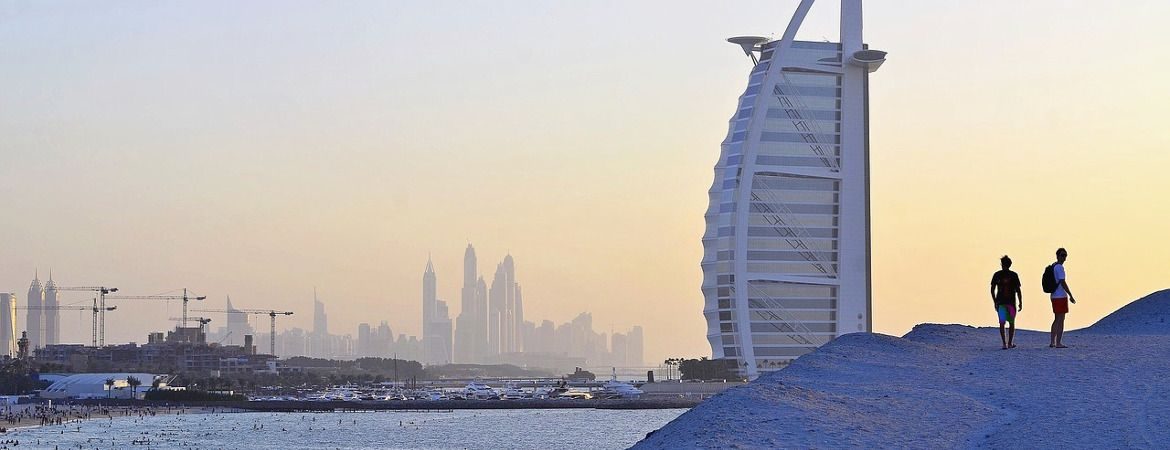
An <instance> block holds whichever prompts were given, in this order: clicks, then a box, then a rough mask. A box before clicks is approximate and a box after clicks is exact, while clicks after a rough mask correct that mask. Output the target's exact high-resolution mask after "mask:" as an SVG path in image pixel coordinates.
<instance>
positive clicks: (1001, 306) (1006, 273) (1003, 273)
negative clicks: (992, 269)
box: [991, 255, 1024, 350]
mask: <svg viewBox="0 0 1170 450" xmlns="http://www.w3.org/2000/svg"><path fill="white" fill-rule="evenodd" d="M999 265H1000V266H1002V267H1003V269H1002V270H1000V271H998V272H996V273H995V274H994V275H992V276H991V301H993V302H995V311H996V312H997V313H999V339H1000V340H1001V341H1003V349H1004V350H1007V349H1009V348H1015V347H1016V344H1014V343H1012V341H1013V340H1014V339H1015V337H1016V311H1017V309H1016V301H1017V300H1018V301H1019V302H1020V308H1019V311H1023V310H1024V293H1023V292H1022V291H1021V289H1020V276H1019V275H1018V274H1016V273H1015V272H1012V271H1011V270H1010V269H1011V267H1012V259H1011V258H1008V256H1007V255H1003V258H1000V259H999ZM1004 322H1007V323H1008V324H1009V325H1010V327H1009V328H1008V333H1007V335H1006V336H1005V335H1004V333H1003V324H1004Z"/></svg>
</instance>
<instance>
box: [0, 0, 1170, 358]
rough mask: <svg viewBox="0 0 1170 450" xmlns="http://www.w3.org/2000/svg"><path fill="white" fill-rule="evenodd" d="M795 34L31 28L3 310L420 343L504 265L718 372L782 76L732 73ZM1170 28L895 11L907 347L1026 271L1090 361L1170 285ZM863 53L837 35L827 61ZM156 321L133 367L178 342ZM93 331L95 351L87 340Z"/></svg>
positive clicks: (402, 17)
mask: <svg viewBox="0 0 1170 450" xmlns="http://www.w3.org/2000/svg"><path fill="white" fill-rule="evenodd" d="M796 4H797V2H796V1H795V0H790V1H769V2H763V1H758V2H743V3H736V4H734V5H728V4H723V3H711V2H698V1H693V2H685V1H684V2H665V1H658V2H588V3H561V2H536V1H525V2H507V3H483V4H476V3H470V4H469V3H462V2H459V3H456V2H450V3H445V2H417V3H411V2H368V3H367V2H353V3H346V4H344V5H343V6H338V5H335V4H326V3H317V2H297V1H290V2H275V1H258V2H248V3H243V4H237V3H228V2H199V3H195V2H192V3H146V2H129V1H125V2H123V1H111V2H101V3H84V2H68V1H35V2H33V1H27V2H25V1H0V42H3V43H4V45H0V67H4V70H3V71H0V86H2V88H0V211H3V212H4V213H5V220H3V221H0V291H11V292H14V293H16V294H17V296H18V298H19V299H20V301H21V302H22V304H23V302H24V301H25V298H24V296H25V295H24V294H25V292H26V291H27V289H28V286H29V281H30V280H31V279H32V276H33V271H34V270H36V269H38V268H39V269H40V271H41V273H42V274H44V273H46V272H47V271H48V270H49V269H50V268H52V270H53V272H54V278H55V279H56V280H57V282H58V283H59V284H63V285H64V284H67V285H79V284H81V285H89V284H99V283H101V284H108V285H112V286H117V287H119V288H122V289H124V293H126V294H128V295H137V294H158V293H163V292H168V291H173V290H174V289H179V288H183V287H188V288H191V289H193V290H194V292H197V293H198V294H199V295H206V296H208V300H207V301H206V302H207V303H206V305H207V306H210V307H219V306H220V305H222V302H223V300H224V298H225V297H226V296H227V295H231V296H232V301H233V304H234V306H236V307H239V308H268V307H273V308H283V309H288V310H292V311H295V312H296V314H295V315H293V316H290V317H288V318H287V320H282V321H281V322H280V324H278V326H279V327H281V328H284V327H300V328H303V329H311V328H312V316H313V315H312V311H313V287H314V286H317V287H318V289H319V293H320V296H321V298H322V299H323V300H324V301H326V302H328V303H329V304H330V305H331V306H330V310H329V316H330V317H329V320H330V325H331V326H334V327H341V328H343V329H346V330H356V327H357V324H358V323H361V322H368V321H369V319H368V317H371V316H372V317H378V318H386V319H388V320H391V321H392V323H394V324H395V325H394V328H395V331H396V332H402V333H407V334H413V335H419V334H421V331H422V330H421V329H420V328H419V325H418V318H419V317H421V314H422V310H421V305H420V302H419V298H420V297H419V296H420V292H419V286H420V282H421V279H420V270H421V268H422V263H421V262H424V261H426V258H427V254H428V253H431V254H433V255H434V260H433V261H434V264H435V267H436V269H437V270H438V271H440V272H441V273H448V274H450V276H443V277H441V278H440V279H439V281H438V286H437V291H438V297H439V298H441V299H443V300H446V301H447V302H448V304H451V305H454V304H458V303H460V299H461V289H462V287H463V280H462V277H460V276H458V274H459V273H460V268H461V267H462V264H463V251H464V248H465V247H466V245H467V243H468V242H475V244H476V251H477V253H479V255H481V257H482V258H483V259H484V260H485V261H495V260H498V257H500V256H499V255H505V254H507V253H508V252H509V251H510V252H511V253H512V254H514V255H518V257H522V258H523V261H524V280H525V282H524V299H525V304H524V309H525V311H524V313H525V315H526V316H530V317H540V318H547V319H549V320H553V321H555V322H557V323H561V322H566V321H570V320H571V319H572V318H573V317H575V315H576V314H577V313H579V312H581V311H589V312H592V313H593V317H595V318H596V320H597V325H596V326H597V328H598V329H599V330H608V329H611V328H612V329H616V330H623V329H628V328H629V327H631V326H633V325H635V324H640V325H642V326H643V327H644V332H645V346H646V348H645V354H646V361H647V362H652V361H661V360H662V359H664V358H666V357H673V356H704V355H709V354H710V347H709V345H708V344H707V342H706V339H705V334H706V325H705V323H704V320H703V316H702V313H701V311H702V308H703V296H702V293H701V292H700V284H701V281H702V280H701V278H702V275H701V270H700V268H699V264H698V261H699V260H700V259H701V257H702V246H701V243H700V239H701V237H702V235H703V229H704V222H703V214H704V211H705V210H706V208H707V202H708V197H707V189H708V188H709V187H710V182H711V176H712V171H711V169H712V167H713V163H714V162H715V160H716V159H717V158H718V155H719V143H720V142H721V141H722V139H723V137H724V135H725V133H726V131H727V120H728V118H729V117H730V111H731V109H732V108H734V105H735V101H736V98H737V96H738V95H739V94H740V93H741V91H742V89H743V86H744V85H745V82H746V72H747V70H748V67H749V65H750V62H749V61H748V60H747V58H746V57H745V56H744V55H743V53H742V52H741V51H740V50H739V49H738V48H736V47H735V46H733V45H731V44H728V43H726V42H724V39H725V38H727V37H730V36H734V35H746V34H759V35H764V36H778V35H779V33H781V32H782V30H783V27H784V26H785V25H786V22H787V19H788V18H789V17H790V16H791V14H792V10H793V8H794V7H795V5H796ZM1168 16H1170V4H1168V3H1167V2H1161V1H1152V0H1143V1H1132V2H1124V3H1117V4H1111V5H1109V7H1107V8H1105V7H1101V4H1100V3H1099V2H1088V1H1067V2H1059V3H1057V2H1051V1H1040V0H1034V1H1012V2H1007V1H993V2H964V1H958V0H944V1H932V2H867V3H866V4H865V36H866V41H867V42H868V43H869V44H871V45H873V46H874V47H875V48H880V49H883V50H887V51H889V52H890V55H891V59H890V61H889V62H888V63H887V64H886V65H885V66H883V67H882V70H881V74H880V75H881V82H880V83H876V82H875V83H874V84H873V85H872V86H871V91H870V95H871V97H870V111H869V112H870V117H871V124H870V129H871V157H872V160H871V164H872V170H871V176H872V180H871V182H872V185H871V186H872V191H871V196H872V204H871V211H872V227H873V229H872V232H873V234H872V239H873V261H872V264H873V325H874V329H875V331H877V332H882V333H889V334H897V335H901V334H903V333H905V332H906V331H908V330H909V329H910V328H911V327H912V326H913V325H914V324H917V323H921V322H944V323H966V324H974V325H992V324H994V321H995V315H994V312H993V311H992V309H991V307H990V306H989V305H990V298H989V296H988V294H987V290H988V286H987V281H988V278H989V277H990V274H991V273H992V272H994V271H995V270H996V269H997V268H998V258H999V257H1000V256H1001V255H1003V254H1005V253H1006V254H1009V255H1011V256H1012V259H1013V260H1015V265H1014V268H1015V269H1016V270H1017V271H1018V272H1019V273H1020V275H1021V277H1022V279H1023V282H1024V289H1025V291H1024V311H1023V312H1022V314H1021V316H1020V319H1019V322H1018V325H1019V326H1020V327H1023V328H1029V329H1046V327H1047V326H1048V323H1049V321H1050V320H1051V316H1050V314H1048V311H1047V310H1046V308H1047V305H1046V304H1045V300H1044V297H1043V295H1042V293H1041V292H1040V289H1039V286H1038V285H1039V282H1038V279H1039V276H1040V271H1041V270H1042V269H1043V267H1044V265H1045V264H1047V263H1048V262H1050V261H1051V260H1052V258H1053V255H1052V253H1053V251H1054V250H1055V249H1056V248H1057V247H1061V246H1063V247H1066V248H1068V249H1069V262H1068V273H1069V282H1070V285H1071V286H1072V288H1073V290H1074V291H1075V292H1076V294H1077V299H1078V304H1077V305H1074V306H1073V309H1072V313H1071V314H1070V315H1069V317H1068V325H1069V327H1070V328H1077V327H1082V326H1086V325H1088V324H1090V323H1092V322H1094V321H1095V320H1097V319H1098V318H1100V317H1102V316H1104V315H1105V314H1107V313H1108V312H1111V311H1113V310H1115V309H1117V308H1118V307H1119V306H1121V305H1122V304H1124V303H1126V302H1128V301H1130V300H1133V299H1136V298H1139V297H1141V296H1143V295H1145V294H1147V293H1149V292H1151V291H1154V290H1157V289H1161V288H1165V287H1167V285H1168V284H1170V280H1167V279H1166V276H1165V274H1167V273H1170V262H1167V261H1166V258H1165V255H1166V254H1170V241H1167V240H1164V239H1160V237H1161V236H1162V235H1163V234H1164V231H1163V228H1165V223H1170V209H1168V208H1165V207H1163V206H1162V205H1161V204H1160V203H1159V202H1158V200H1159V199H1161V198H1165V197H1167V196H1168V195H1170V177H1166V176H1164V174H1163V172H1164V171H1165V167H1168V166H1170V152H1167V151H1166V148H1167V146H1168V145H1170V128H1167V127H1165V126H1164V124H1163V122H1164V119H1165V117H1167V106H1166V104H1165V103H1166V102H1165V99H1167V98H1170V85H1168V84H1166V83H1162V82H1160V80H1159V79H1158V77H1157V75H1156V74H1159V73H1165V72H1167V69H1170V58H1165V57H1164V56H1165V55H1164V53H1165V52H1166V50H1163V49H1162V47H1160V46H1159V45H1158V44H1157V43H1159V42H1163V41H1165V40H1166V38H1167V37H1168V34H1170V31H1167V30H1166V27H1165V26H1164V24H1163V23H1162V22H1164V18H1165V17H1168ZM834 20H835V11H834V10H833V8H831V7H828V8H827V7H826V5H817V6H816V7H814V8H813V11H812V13H811V14H810V16H809V19H808V21H807V23H806V26H805V27H804V28H803V30H804V31H805V32H804V33H801V34H800V35H799V36H798V37H800V38H802V39H809V40H821V39H822V38H831V37H832V36H834V34H835V30H836V28H835V26H836V24H835V22H834ZM483 272H486V271H483ZM87 299H88V297H86V296H85V295H83V294H82V293H70V294H69V295H65V294H62V296H61V299H60V302H61V303H62V304H68V303H77V302H84V301H87ZM530 299H541V300H531V301H529V300H530ZM544 299H550V300H549V301H545V300H544ZM551 299H555V301H553V300H551ZM123 304H124V305H127V306H126V307H125V309H123V307H121V306H120V307H119V309H118V311H114V312H111V313H110V314H109V315H108V316H107V322H108V325H109V329H108V330H107V337H106V339H107V341H109V342H125V341H131V340H133V341H137V342H144V341H145V340H146V333H147V332H148V331H153V330H160V329H165V328H167V327H170V326H172V325H173V323H174V322H173V321H168V320H166V319H167V318H169V317H174V316H175V315H176V314H177V313H178V311H179V306H178V304H177V303H171V304H170V305H167V304H163V303H161V302H160V303H151V302H138V303H131V302H130V301H124V302H121V303H119V305H123ZM130 305H133V306H130ZM21 315H22V316H23V313H22V314H21ZM400 318H402V319H400ZM405 318H409V320H407V319H405ZM61 324H62V327H61V328H62V329H61V340H62V341H74V342H86V341H88V333H89V317H88V313H85V312H76V311H67V312H62V313H61ZM219 325H220V324H218V323H215V322H213V323H212V324H211V326H212V327H217V326H219ZM260 328H263V327H260ZM261 345H262V344H261Z"/></svg>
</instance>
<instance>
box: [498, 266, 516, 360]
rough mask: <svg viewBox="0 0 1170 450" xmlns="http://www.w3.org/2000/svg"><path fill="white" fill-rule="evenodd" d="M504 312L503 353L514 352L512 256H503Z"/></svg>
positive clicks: (514, 322)
mask: <svg viewBox="0 0 1170 450" xmlns="http://www.w3.org/2000/svg"><path fill="white" fill-rule="evenodd" d="M503 268H504V299H505V300H504V312H503V314H502V315H501V318H500V330H501V331H500V332H501V334H502V337H501V340H502V342H501V345H502V346H503V350H502V351H503V352H514V351H516V264H515V262H514V261H513V260H512V254H510V253H509V254H508V255H507V256H504V263H503Z"/></svg>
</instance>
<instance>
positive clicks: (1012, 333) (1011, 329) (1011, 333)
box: [1007, 323, 1016, 348]
mask: <svg viewBox="0 0 1170 450" xmlns="http://www.w3.org/2000/svg"><path fill="white" fill-rule="evenodd" d="M1015 340H1016V324H1015V323H1009V324H1008V341H1007V345H1008V348H1016V343H1015Z"/></svg>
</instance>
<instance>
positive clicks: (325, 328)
mask: <svg viewBox="0 0 1170 450" xmlns="http://www.w3.org/2000/svg"><path fill="white" fill-rule="evenodd" d="M332 343H333V342H332V339H330V337H329V316H328V315H326V314H325V303H322V302H321V300H319V299H318V298H317V289H315V288H314V289H313V334H312V336H310V337H309V345H310V346H311V347H312V351H310V352H309V353H310V354H311V356H314V357H317V358H331V357H332V356H333V349H332V348H331V346H332Z"/></svg>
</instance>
